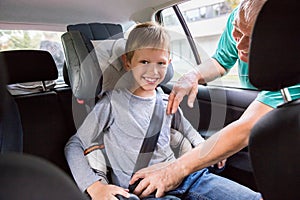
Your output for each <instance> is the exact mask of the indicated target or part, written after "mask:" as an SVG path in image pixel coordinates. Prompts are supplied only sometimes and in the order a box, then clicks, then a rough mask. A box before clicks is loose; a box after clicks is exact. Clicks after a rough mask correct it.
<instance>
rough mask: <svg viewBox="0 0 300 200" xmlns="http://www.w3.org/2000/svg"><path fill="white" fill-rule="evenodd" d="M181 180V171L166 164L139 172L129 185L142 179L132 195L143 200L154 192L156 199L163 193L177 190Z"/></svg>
mask: <svg viewBox="0 0 300 200" xmlns="http://www.w3.org/2000/svg"><path fill="white" fill-rule="evenodd" d="M175 162H176V161H175ZM183 178H184V175H183V173H182V170H181V169H179V168H178V167H177V166H176V165H174V162H173V163H170V162H169V163H168V162H167V163H159V164H156V165H152V166H150V167H147V168H144V169H141V170H139V171H138V172H136V173H135V174H134V176H133V177H132V179H131V180H130V182H129V184H133V183H134V182H135V181H137V180H138V179H142V180H141V182H140V183H139V184H138V186H137V187H136V188H135V190H134V194H136V195H138V196H139V197H140V198H143V197H146V196H149V195H150V194H152V193H153V192H155V197H156V198H158V197H162V196H164V194H165V192H168V191H170V190H172V189H175V188H177V187H178V186H179V185H180V183H181V182H182V180H183Z"/></svg>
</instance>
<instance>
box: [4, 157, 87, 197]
mask: <svg viewBox="0 0 300 200" xmlns="http://www.w3.org/2000/svg"><path fill="white" fill-rule="evenodd" d="M0 171H1V178H0V185H1V187H0V199H9V200H19V199H23V200H41V199H43V200H54V199H64V200H87V199H88V198H87V197H85V196H84V195H83V194H82V193H81V191H80V190H79V189H78V187H77V186H76V185H75V183H74V181H73V180H72V179H71V178H70V177H69V176H68V175H67V174H66V173H65V172H63V171H62V170H61V169H59V168H58V167H56V166H55V165H53V164H52V163H50V162H49V161H47V160H45V159H43V158H39V157H36V156H33V155H28V154H16V153H7V154H2V155H0Z"/></svg>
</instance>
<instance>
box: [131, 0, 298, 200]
mask: <svg viewBox="0 0 300 200" xmlns="http://www.w3.org/2000/svg"><path fill="white" fill-rule="evenodd" d="M265 1H266V0H244V1H242V2H241V4H240V6H239V8H238V9H237V10H234V11H233V13H232V14H231V16H230V17H229V19H228V23H227V27H226V30H225V31H224V33H223V35H222V37H221V39H220V42H219V46H218V50H217V51H216V54H215V55H214V56H213V58H212V59H210V60H209V61H208V62H205V63H203V64H202V65H199V66H198V69H197V70H194V71H191V72H189V73H187V74H186V75H184V76H183V77H182V78H181V79H180V80H179V81H178V82H177V84H175V85H174V88H173V91H172V92H171V94H170V97H169V104H168V108H167V113H169V114H170V113H174V112H175V111H176V110H177V107H178V105H179V103H180V102H181V100H182V98H183V96H185V95H189V98H188V103H189V105H190V106H191V105H192V104H193V102H194V100H195V97H196V94H197V92H198V82H199V83H206V82H209V81H211V80H214V79H216V78H218V77H220V76H223V75H224V74H226V71H227V70H228V69H230V68H231V67H232V65H233V64H234V63H235V62H236V60H237V59H238V62H239V72H240V77H241V82H242V85H244V86H247V87H253V86H252V85H251V84H250V83H249V79H248V65H247V62H248V56H249V55H248V53H249V45H250V36H251V32H252V29H253V26H254V23H255V19H256V16H257V15H258V13H259V11H260V9H261V7H262V6H263V4H264V3H265ZM270 59H271V58H270ZM289 91H290V93H291V97H292V99H296V98H299V97H300V85H299V84H298V85H296V86H293V87H290V88H289ZM280 103H283V99H282V97H281V95H280V92H279V91H278V92H268V91H263V92H261V93H260V94H259V95H258V97H257V98H256V100H255V101H253V102H252V103H251V104H250V106H249V107H248V108H247V110H246V111H245V112H244V114H243V115H242V116H241V117H240V119H238V120H237V121H235V122H233V123H231V124H229V125H228V126H226V127H225V128H223V129H222V130H220V131H219V132H218V133H216V134H215V135H213V136H212V137H210V138H209V139H208V140H207V141H206V142H205V143H204V144H203V145H201V146H199V147H197V148H195V149H193V150H192V151H190V152H189V153H187V154H185V155H183V156H182V157H180V158H179V159H177V160H176V161H175V162H171V163H169V164H168V165H167V166H152V167H150V168H148V169H144V170H142V171H140V172H137V173H136V174H135V176H134V177H133V178H132V180H131V182H130V183H131V184H132V183H133V182H135V181H136V180H137V179H139V178H143V180H142V181H141V182H140V184H139V185H138V186H137V188H136V190H135V193H136V194H139V195H140V196H141V197H143V196H146V195H148V194H149V193H151V192H153V191H155V190H157V191H156V197H160V196H162V195H163V194H164V192H166V191H169V190H171V189H173V188H174V187H175V186H178V185H179V184H180V183H181V182H182V180H183V178H184V177H186V176H187V175H188V174H190V173H192V172H194V171H197V170H199V169H202V168H204V167H207V166H209V165H211V164H213V163H216V162H217V161H220V160H222V159H225V158H227V157H228V156H230V155H232V154H234V153H236V152H237V151H239V150H241V149H242V148H244V147H245V146H247V144H248V138H249V135H250V131H251V129H252V127H253V125H254V124H255V123H256V122H257V121H258V120H259V119H260V118H261V117H262V116H263V115H265V114H266V113H268V112H270V111H271V110H272V109H273V108H275V107H276V106H277V105H279V104H280Z"/></svg>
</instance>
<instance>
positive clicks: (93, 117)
mask: <svg viewBox="0 0 300 200" xmlns="http://www.w3.org/2000/svg"><path fill="white" fill-rule="evenodd" d="M110 113H111V107H110V102H109V100H108V99H107V98H103V99H101V101H100V100H99V101H98V103H97V104H96V105H95V107H94V109H93V110H92V111H91V112H90V113H89V115H88V116H87V117H86V119H85V120H84V122H83V124H82V125H81V126H80V128H79V129H78V130H77V133H76V134H75V135H74V136H72V137H71V138H70V140H69V141H68V143H67V144H66V147H65V156H66V159H67V161H68V164H69V167H70V169H71V172H72V175H73V177H74V179H75V181H76V183H77V185H78V187H79V188H80V190H81V191H83V192H84V191H86V189H87V188H88V187H89V186H90V185H92V184H93V183H95V182H96V181H99V180H100V181H101V182H103V183H107V178H106V165H105V159H104V157H103V158H102V160H104V161H103V162H102V163H103V164H104V168H102V170H100V171H97V172H96V171H95V170H93V168H92V166H90V165H89V162H88V159H87V157H86V156H85V155H84V151H85V150H86V149H88V148H90V147H92V146H93V145H96V144H99V142H100V141H101V138H103V135H101V134H103V130H105V128H106V127H107V126H110V124H111V117H110ZM100 114H101V115H100ZM92 154H93V153H92ZM92 154H91V155H92ZM100 164H101V163H100Z"/></svg>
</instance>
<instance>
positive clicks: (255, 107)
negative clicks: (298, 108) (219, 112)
mask: <svg viewBox="0 0 300 200" xmlns="http://www.w3.org/2000/svg"><path fill="white" fill-rule="evenodd" d="M271 110H272V108H271V107H269V106H267V105H265V104H263V103H260V102H258V101H254V102H252V103H251V104H250V106H249V107H248V108H247V110H246V111H245V112H244V114H243V115H242V116H241V118H240V119H239V120H237V121H235V122H233V123H231V124H229V125H228V126H226V127H225V128H223V129H222V130H220V131H219V132H217V133H216V134H214V135H213V136H211V137H210V138H209V139H208V140H206V141H205V142H203V143H201V144H200V145H199V146H197V147H196V148H194V149H193V150H191V151H190V152H188V153H186V154H184V155H183V156H181V157H180V158H178V159H177V160H176V161H174V162H171V163H168V164H166V165H164V166H161V167H158V168H155V167H152V168H151V169H150V170H147V169H143V170H141V171H139V172H137V173H135V175H134V176H133V178H132V180H131V181H130V184H132V183H133V182H135V181H136V180H138V179H139V178H142V179H143V180H142V181H141V182H140V184H139V185H138V186H137V187H136V189H135V191H134V192H135V194H137V195H140V196H141V197H145V196H147V195H149V194H151V193H152V192H153V191H155V190H157V192H156V197H161V196H163V195H164V193H165V192H167V191H169V190H171V189H174V188H176V187H178V186H179V185H180V183H181V182H182V180H183V179H184V177H186V176H188V175H189V174H191V173H192V172H195V171H197V170H200V169H202V168H205V167H207V166H210V165H212V164H214V163H216V162H218V161H220V160H222V159H225V158H227V157H228V156H231V155H232V154H234V153H236V152H238V151H239V150H241V149H242V148H244V147H245V146H247V144H248V138H249V135H250V131H251V129H252V127H253V125H254V124H255V123H256V122H257V121H258V120H259V119H260V118H261V117H262V116H263V115H265V114H266V113H268V112H269V111H271Z"/></svg>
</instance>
